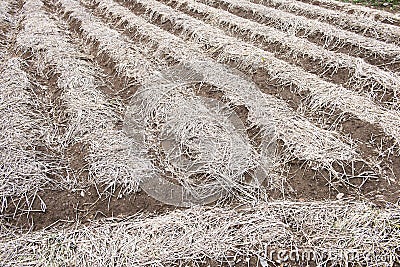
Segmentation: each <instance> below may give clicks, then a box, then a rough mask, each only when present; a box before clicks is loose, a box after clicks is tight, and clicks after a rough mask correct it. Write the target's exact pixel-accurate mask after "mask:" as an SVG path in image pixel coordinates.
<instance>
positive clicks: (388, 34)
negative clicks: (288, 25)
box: [251, 0, 400, 44]
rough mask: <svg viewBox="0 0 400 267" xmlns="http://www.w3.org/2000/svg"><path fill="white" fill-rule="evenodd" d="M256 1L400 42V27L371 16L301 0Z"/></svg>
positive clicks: (361, 32)
mask: <svg viewBox="0 0 400 267" xmlns="http://www.w3.org/2000/svg"><path fill="white" fill-rule="evenodd" d="M251 1H252V2H255V3H261V4H265V5H271V6H273V7H274V8H278V9H281V10H283V11H288V12H292V13H295V14H296V15H300V16H302V15H306V16H311V17H312V18H317V19H318V20H319V21H322V22H327V23H332V24H335V25H337V26H339V27H341V28H344V29H347V30H350V31H356V32H357V33H359V34H369V35H371V36H372V37H374V38H379V39H382V40H384V41H391V42H395V43H397V44H399V43H400V41H399V40H400V39H399V38H400V28H399V27H397V26H394V25H390V24H387V23H382V22H380V21H375V20H374V19H371V18H369V17H364V16H355V15H350V14H347V13H345V12H341V11H338V10H335V9H327V8H322V7H320V6H315V5H312V4H306V3H303V2H300V1H296V2H294V1H288V0H251Z"/></svg>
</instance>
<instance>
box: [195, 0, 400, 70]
mask: <svg viewBox="0 0 400 267" xmlns="http://www.w3.org/2000/svg"><path fill="white" fill-rule="evenodd" d="M201 2H204V3H208V4H212V3H224V4H226V5H228V6H229V8H232V9H233V8H239V9H241V10H245V11H246V12H250V13H252V14H254V15H256V16H258V17H259V18H261V19H263V20H267V21H268V22H269V23H271V24H272V25H274V27H278V28H279V29H281V30H283V31H285V32H288V33H289V34H295V33H298V32H300V31H301V32H304V35H310V34H313V33H318V34H322V35H323V36H324V37H325V44H326V45H329V46H330V47H332V46H336V47H338V48H340V47H342V46H344V45H346V44H348V45H352V46H354V47H356V48H357V47H359V48H363V49H365V50H367V51H369V52H370V53H371V55H374V56H377V57H384V58H393V61H394V62H396V61H399V60H400V47H399V46H397V45H395V44H389V43H385V42H382V41H379V40H376V39H373V38H369V37H365V36H362V35H358V34H356V33H353V32H350V31H345V30H342V29H339V28H337V27H335V26H332V25H330V24H328V23H324V22H319V21H317V20H312V19H307V18H305V17H301V16H296V15H294V14H291V13H288V12H285V11H282V10H278V9H274V8H270V7H266V6H264V5H259V4H254V3H252V2H250V1H247V0H201Z"/></svg>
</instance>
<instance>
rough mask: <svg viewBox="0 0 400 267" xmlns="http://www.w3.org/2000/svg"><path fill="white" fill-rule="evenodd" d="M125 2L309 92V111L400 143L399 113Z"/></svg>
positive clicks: (187, 21) (208, 29)
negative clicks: (338, 116) (335, 113)
mask: <svg viewBox="0 0 400 267" xmlns="http://www.w3.org/2000/svg"><path fill="white" fill-rule="evenodd" d="M128 2H129V3H132V4H135V6H132V8H135V7H136V8H139V7H140V8H142V9H143V10H145V14H146V15H147V18H148V20H152V21H156V20H157V19H158V20H160V23H165V22H170V23H171V24H172V25H173V27H174V28H175V29H179V30H180V31H181V34H182V35H183V36H185V37H186V38H190V39H191V40H194V41H196V42H197V43H199V44H201V45H202V46H203V48H204V49H206V50H207V51H209V52H210V53H213V54H217V55H218V56H217V58H218V60H220V61H221V62H226V63H228V62H237V63H238V65H237V67H238V68H239V69H241V70H244V71H253V70H257V69H263V70H265V71H267V73H268V74H269V75H270V77H271V78H270V79H271V80H278V81H279V82H280V83H281V84H282V85H291V86H292V85H293V86H294V87H295V90H297V91H298V92H306V93H308V99H309V101H307V105H308V106H309V108H310V110H313V111H321V110H324V109H325V108H331V109H332V110H340V111H342V112H344V113H348V114H352V115H354V116H356V117H357V118H359V119H360V120H362V121H365V122H368V123H371V124H374V125H376V126H378V127H380V128H381V129H382V130H383V131H384V132H385V133H386V134H387V135H388V136H390V137H393V138H394V139H395V140H396V142H399V141H400V135H399V132H400V131H399V130H400V121H399V117H400V114H399V111H396V110H387V109H385V108H382V107H380V106H378V105H376V104H375V103H374V102H373V101H372V100H371V99H369V98H368V97H365V96H362V95H359V94H357V93H355V92H354V91H352V90H349V89H346V88H344V87H342V86H339V85H335V84H332V83H329V82H326V81H324V80H322V79H320V78H319V77H318V76H317V75H314V74H310V73H308V72H306V71H304V70H303V69H301V68H299V67H296V66H293V65H290V64H288V63H287V62H285V61H282V60H279V59H277V58H275V57H274V56H273V54H272V53H269V52H266V51H264V50H261V49H259V48H257V47H255V46H253V45H250V44H248V43H245V42H242V41H239V40H237V39H235V38H233V37H230V36H227V35H226V34H225V33H224V32H223V31H222V30H220V29H216V28H214V27H212V26H210V25H208V24H206V23H204V22H202V21H199V20H197V19H195V18H193V17H191V16H188V15H186V14H184V13H182V12H179V11H176V10H174V9H172V8H171V7H169V6H166V5H164V4H162V3H160V2H157V1H154V0H149V1H147V0H146V1H144V0H132V1H128Z"/></svg>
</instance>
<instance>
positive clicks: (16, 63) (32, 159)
mask: <svg viewBox="0 0 400 267" xmlns="http://www.w3.org/2000/svg"><path fill="white" fill-rule="evenodd" d="M22 64H23V63H22V61H21V60H20V59H18V58H9V59H6V61H5V62H4V64H3V66H2V67H1V75H0V89H1V90H0V114H1V120H0V121H1V123H0V150H1V153H0V162H1V164H0V165H1V167H0V202H1V203H0V213H3V211H4V210H5V209H6V208H7V206H8V204H9V202H10V200H11V202H14V204H15V206H19V205H23V204H24V203H25V202H26V203H25V204H27V206H28V208H27V210H29V209H30V206H31V203H32V202H33V200H34V199H35V196H36V194H37V192H38V190H39V189H40V188H42V187H44V186H45V185H46V184H48V183H49V182H50V180H51V179H50V178H49V176H48V175H49V174H51V173H53V171H54V169H55V168H56V166H55V165H54V164H55V163H54V162H52V160H51V158H50V157H49V156H48V155H46V154H44V153H43V152H40V151H37V150H36V149H37V147H39V146H40V147H46V144H45V143H44V142H43V141H44V140H42V138H46V136H48V135H49V134H50V133H51V131H50V130H51V129H49V124H48V122H47V121H46V118H45V117H43V116H42V114H40V113H39V112H40V111H39V110H40V109H41V108H42V107H41V105H40V103H39V99H38V98H37V97H36V96H35V94H34V92H33V91H32V86H31V83H30V81H29V77H28V75H27V74H26V73H25V72H24V71H23V70H22ZM12 199H13V200H12ZM18 203H20V204H18ZM15 208H18V207H15ZM0 217H1V216H0Z"/></svg>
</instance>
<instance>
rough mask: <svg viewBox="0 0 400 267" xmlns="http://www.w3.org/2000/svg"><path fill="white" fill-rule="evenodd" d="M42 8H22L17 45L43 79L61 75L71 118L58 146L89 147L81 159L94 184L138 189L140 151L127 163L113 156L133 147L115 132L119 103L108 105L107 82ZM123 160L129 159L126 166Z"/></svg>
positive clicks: (33, 4) (37, 4)
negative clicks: (104, 83) (119, 184)
mask: <svg viewBox="0 0 400 267" xmlns="http://www.w3.org/2000/svg"><path fill="white" fill-rule="evenodd" d="M42 6H43V3H42V2H40V1H36V0H32V1H27V3H26V4H25V5H24V7H23V9H22V13H21V20H22V23H21V25H22V30H21V31H20V33H19V34H18V36H17V39H16V46H17V48H18V49H19V50H20V51H22V52H24V51H32V54H33V55H34V56H35V58H36V62H37V63H36V68H37V70H38V72H39V73H41V74H42V75H43V76H44V77H46V74H47V73H50V74H51V75H56V74H58V75H59V77H58V79H57V85H58V87H59V88H60V89H62V91H61V99H62V101H63V102H64V103H65V106H66V108H65V112H66V113H67V114H68V118H69V121H68V125H67V130H66V131H65V135H64V139H63V140H60V145H62V146H63V147H64V148H67V147H70V146H72V145H74V144H89V145H90V146H89V155H83V157H84V159H83V160H88V162H89V166H88V168H89V173H90V174H93V175H96V176H90V177H89V178H90V179H91V180H92V181H91V182H93V183H97V182H98V181H101V182H103V183H104V184H105V185H106V186H107V187H110V188H114V185H115V184H116V183H117V182H118V181H119V180H123V181H124V182H123V184H124V185H126V188H125V189H126V190H127V191H129V192H131V191H136V190H137V189H138V184H139V181H140V178H141V177H138V176H137V173H138V172H137V171H135V170H136V169H140V168H141V166H142V164H141V162H142V161H143V160H142V158H141V157H140V156H138V155H137V154H136V153H133V154H130V158H129V159H127V157H126V156H125V157H124V158H120V157H121V153H122V152H118V153H112V151H114V152H115V150H117V151H119V150H120V147H115V146H112V147H110V146H109V145H110V144H112V143H114V144H116V143H129V141H128V140H121V138H122V137H121V136H122V130H115V129H114V128H115V125H116V124H117V123H118V122H120V121H121V120H122V115H120V114H119V112H120V111H121V110H122V105H121V103H119V102H118V101H117V100H115V101H110V99H107V97H105V96H104V95H103V94H102V93H101V91H100V90H99V87H100V85H102V83H101V78H104V77H102V76H101V70H100V69H99V68H98V67H95V66H93V65H92V64H91V63H90V61H86V60H83V59H82V58H86V57H85V56H84V55H82V54H80V53H79V52H78V50H77V48H76V47H75V46H74V45H72V44H71V43H70V41H69V39H68V37H67V36H68V35H67V33H66V32H65V31H63V30H62V29H61V28H60V27H59V26H58V25H57V23H56V22H55V21H54V20H53V19H51V18H50V17H49V15H48V14H47V13H46V12H45V11H43V10H42V9H41V8H42ZM113 138H116V139H113ZM105 140H106V141H107V142H105ZM113 149H114V150H113ZM127 153H128V154H129V153H132V151H130V152H129V151H128V152H127ZM124 159H125V160H128V161H125V162H124V161H123V160H124ZM122 175H124V176H122ZM125 175H126V176H125Z"/></svg>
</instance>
